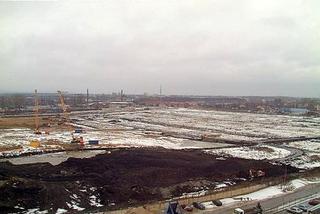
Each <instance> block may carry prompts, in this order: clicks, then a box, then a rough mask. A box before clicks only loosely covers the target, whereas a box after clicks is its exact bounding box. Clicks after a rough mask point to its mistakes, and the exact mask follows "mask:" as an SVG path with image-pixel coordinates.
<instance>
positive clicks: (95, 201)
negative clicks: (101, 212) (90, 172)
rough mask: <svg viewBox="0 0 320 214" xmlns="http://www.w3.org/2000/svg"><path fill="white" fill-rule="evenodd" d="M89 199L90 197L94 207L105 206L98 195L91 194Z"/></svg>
mask: <svg viewBox="0 0 320 214" xmlns="http://www.w3.org/2000/svg"><path fill="white" fill-rule="evenodd" d="M89 199H90V205H91V206H94V207H103V205H102V204H100V199H99V198H97V196H95V195H91V196H90V197H89Z"/></svg>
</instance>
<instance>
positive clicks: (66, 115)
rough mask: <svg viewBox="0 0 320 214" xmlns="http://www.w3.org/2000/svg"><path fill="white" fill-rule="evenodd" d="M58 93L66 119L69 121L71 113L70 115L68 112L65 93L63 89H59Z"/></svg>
mask: <svg viewBox="0 0 320 214" xmlns="http://www.w3.org/2000/svg"><path fill="white" fill-rule="evenodd" d="M58 93H59V98H60V103H61V108H62V112H63V117H64V120H65V121H66V122H69V115H68V112H67V106H66V103H65V102H64V98H63V94H62V92H61V91H58Z"/></svg>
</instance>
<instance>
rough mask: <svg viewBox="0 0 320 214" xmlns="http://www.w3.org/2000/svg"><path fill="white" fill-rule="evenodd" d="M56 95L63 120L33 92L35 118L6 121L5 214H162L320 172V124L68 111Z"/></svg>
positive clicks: (0, 186) (142, 109)
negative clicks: (117, 213)
mask: <svg viewBox="0 0 320 214" xmlns="http://www.w3.org/2000/svg"><path fill="white" fill-rule="evenodd" d="M58 96H59V105H60V108H61V111H60V113H57V114H50V115H48V114H47V115H44V114H43V113H42V112H41V109H40V107H39V106H40V103H39V98H38V92H37V90H35V93H34V112H33V115H29V116H19V115H17V116H9V117H2V118H0V127H1V130H0V157H1V159H0V161H1V162H0V179H1V183H0V190H1V193H2V194H1V196H0V210H4V212H5V213H6V212H15V213H28V212H30V213H60V212H61V213H63V212H80V211H82V212H108V211H113V212H114V210H123V209H128V207H139V206H145V205H146V204H151V205H150V207H152V208H150V209H149V211H146V210H144V211H143V212H146V213H160V212H161V211H163V209H165V204H166V203H167V202H168V201H170V200H180V201H181V202H183V203H184V204H186V205H188V203H189V204H191V203H192V202H194V201H201V200H200V198H201V197H211V198H217V199H221V198H220V197H223V196H220V197H219V196H217V194H218V193H219V194H221V193H222V192H228V191H230V189H231V190H232V191H233V194H232V195H228V196H232V197H235V196H236V195H237V194H238V195H239V194H240V195H241V194H244V193H250V192H252V191H254V190H258V189H261V187H260V188H257V189H252V186H255V185H266V184H269V185H271V184H273V185H278V184H280V183H282V184H283V183H288V182H290V179H289V178H292V179H293V178H299V177H300V176H305V175H309V174H313V175H314V174H316V175H318V173H319V171H318V169H319V168H318V167H319V166H320V144H319V143H320V132H319V130H320V123H319V118H317V117H301V116H285V115H264V114H250V113H234V112H223V111H213V110H211V111H209V110H201V109H194V108H193V109H190V108H189V109H188V108H172V107H148V106H135V107H132V106H129V107H121V108H111V107H109V108H104V109H102V110H91V111H70V109H68V105H67V104H66V102H65V99H64V95H63V93H62V92H61V91H58ZM121 104H122V103H121ZM279 178H280V179H279ZM279 181H280V182H279ZM250 186H251V187H250ZM267 186H268V185H266V186H264V187H267ZM241 188H251V189H250V190H247V189H245V191H240V190H239V189H241ZM237 189H238V190H237ZM237 191H239V192H238V193H237ZM199 197H200V198H199ZM155 204H156V205H155ZM209 207H210V206H209ZM137 212H138V213H140V211H136V213H137ZM193 212H196V210H194V211H193ZM124 213H130V209H129V211H128V210H127V211H125V212H124ZM131 213H134V211H133V212H131Z"/></svg>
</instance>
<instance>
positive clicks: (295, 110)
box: [280, 108, 309, 115]
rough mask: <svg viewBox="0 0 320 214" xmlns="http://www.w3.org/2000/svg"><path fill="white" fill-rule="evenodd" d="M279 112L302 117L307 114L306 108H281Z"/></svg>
mask: <svg viewBox="0 0 320 214" xmlns="http://www.w3.org/2000/svg"><path fill="white" fill-rule="evenodd" d="M280 112H281V113H285V114H295V115H303V114H307V113H308V112H309V110H308V109H306V108H281V109H280Z"/></svg>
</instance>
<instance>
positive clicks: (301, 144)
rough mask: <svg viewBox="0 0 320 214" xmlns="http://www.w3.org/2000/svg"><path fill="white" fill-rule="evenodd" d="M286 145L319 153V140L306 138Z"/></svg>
mask: <svg viewBox="0 0 320 214" xmlns="http://www.w3.org/2000/svg"><path fill="white" fill-rule="evenodd" d="M288 146H291V147H295V148H299V149H304V150H308V151H310V152H319V153H320V140H307V141H297V142H292V143H289V144H288Z"/></svg>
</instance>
